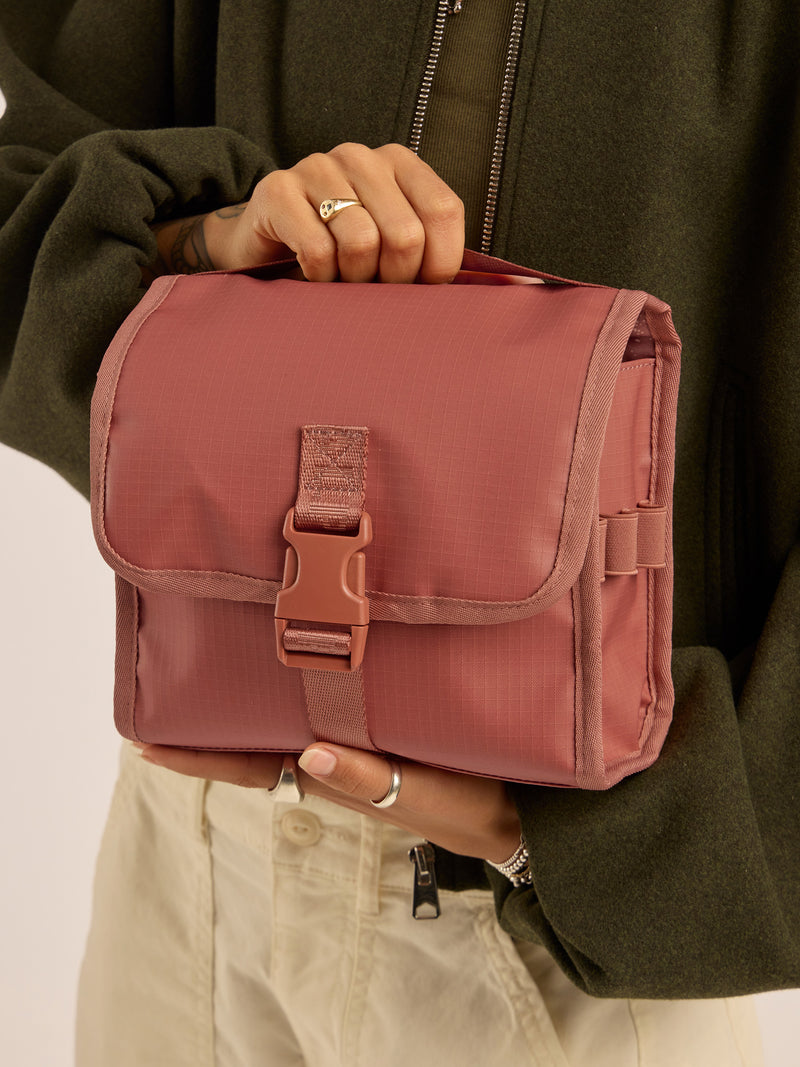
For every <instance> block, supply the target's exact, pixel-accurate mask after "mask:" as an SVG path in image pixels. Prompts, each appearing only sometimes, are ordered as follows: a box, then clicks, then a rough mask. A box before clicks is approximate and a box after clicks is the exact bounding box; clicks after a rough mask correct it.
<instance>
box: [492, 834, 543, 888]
mask: <svg viewBox="0 0 800 1067" xmlns="http://www.w3.org/2000/svg"><path fill="white" fill-rule="evenodd" d="M486 862H487V863H488V864H489V866H490V867H494V869H495V870H496V871H499V872H500V873H501V874H504V875H505V876H506V878H508V879H509V881H510V882H511V884H512V885H513V886H520V885H532V884H533V875H532V874H531V867H530V858H529V856H528V849H527V848H526V847H525V842H524V841H523V840H522V838H520V839H519V847H518V848H517V851H516V852H515V853H514V855H513V856H511V857H510V858H509V859H507V860H506V861H505V863H492V861H491V860H487V861H486Z"/></svg>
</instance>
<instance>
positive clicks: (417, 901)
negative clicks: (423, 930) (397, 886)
mask: <svg viewBox="0 0 800 1067" xmlns="http://www.w3.org/2000/svg"><path fill="white" fill-rule="evenodd" d="M408 858H409V859H410V860H411V862H412V863H413V864H414V892H413V895H412V899H411V914H412V915H413V916H414V918H415V919H438V918H439V916H440V915H441V913H442V909H441V907H440V905H439V888H438V886H437V885H436V853H435V852H434V850H433V845H432V844H431V843H430V841H423V842H421V844H419V845H414V847H413V848H412V849H411V850H410V851H409V853H408Z"/></svg>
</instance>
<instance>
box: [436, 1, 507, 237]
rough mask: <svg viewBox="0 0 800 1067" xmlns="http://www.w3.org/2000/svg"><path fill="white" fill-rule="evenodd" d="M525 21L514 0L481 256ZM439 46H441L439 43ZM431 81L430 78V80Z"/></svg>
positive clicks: (490, 231) (490, 230) (490, 228)
mask: <svg viewBox="0 0 800 1067" xmlns="http://www.w3.org/2000/svg"><path fill="white" fill-rule="evenodd" d="M524 21H525V0H517V2H516V4H515V6H514V17H513V19H512V20H511V33H510V34H509V38H508V52H507V53H506V69H505V73H504V75H503V91H502V92H501V94H500V110H499V112H498V115H497V132H496V133H495V138H494V148H493V150H492V165H491V168H490V170H489V189H488V192H487V194H486V212H485V214H484V216H483V232H482V234H481V252H484V253H488V252H490V251H491V247H492V237H493V235H494V223H495V217H496V215H497V199H498V196H499V194H500V178H501V175H502V172H503V155H504V154H505V148H506V136H507V134H508V120H509V116H510V114H511V99H512V97H513V95H514V82H515V79H516V76H517V62H518V60H519V49H520V44H521V41H522V24H523V22H524ZM440 44H441V42H440ZM431 80H432V77H431ZM428 91H429V92H430V89H429V90H428Z"/></svg>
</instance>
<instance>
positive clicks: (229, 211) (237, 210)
mask: <svg viewBox="0 0 800 1067" xmlns="http://www.w3.org/2000/svg"><path fill="white" fill-rule="evenodd" d="M246 207H247V204H229V205H228V206H227V207H221V208H219V210H217V211H215V212H214V214H215V215H216V216H217V218H218V219H238V218H239V216H240V215H242V214H243V213H244V209H245V208H246Z"/></svg>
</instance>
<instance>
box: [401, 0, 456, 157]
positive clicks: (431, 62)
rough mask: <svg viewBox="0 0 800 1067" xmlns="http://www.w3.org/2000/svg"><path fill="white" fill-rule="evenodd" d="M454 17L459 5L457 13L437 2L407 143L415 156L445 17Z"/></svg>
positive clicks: (447, 2)
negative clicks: (451, 15)
mask: <svg viewBox="0 0 800 1067" xmlns="http://www.w3.org/2000/svg"><path fill="white" fill-rule="evenodd" d="M451 11H452V13H453V14H454V15H458V14H460V13H461V4H460V3H459V5H458V11H456V10H455V9H454V8H451V7H450V0H439V6H438V7H437V8H436V19H435V21H434V24H433V40H432V41H431V49H430V52H428V62H427V65H426V67H425V73H424V74H423V75H422V85H421V86H420V89H419V96H418V97H417V109H416V111H415V112H414V121H413V122H412V123H411V138H410V140H409V142H408V147H409V148H410V149H411V151H412V152H413V153H414V154H415V155H418V154H419V146H420V142H421V141H422V127H423V126H424V125H425V116H426V115H427V113H428V104H429V103H430V99H431V86H432V85H433V77H434V75H435V74H436V67H437V65H438V63H439V53H440V52H441V50H442V41H443V40H444V26H445V22H446V21H447V16H448V15H449V14H450V12H451Z"/></svg>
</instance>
